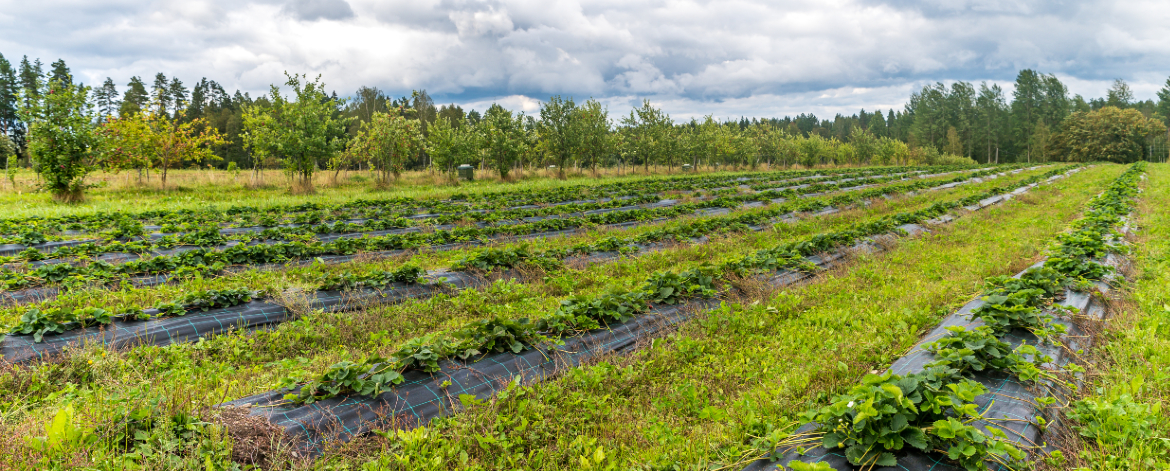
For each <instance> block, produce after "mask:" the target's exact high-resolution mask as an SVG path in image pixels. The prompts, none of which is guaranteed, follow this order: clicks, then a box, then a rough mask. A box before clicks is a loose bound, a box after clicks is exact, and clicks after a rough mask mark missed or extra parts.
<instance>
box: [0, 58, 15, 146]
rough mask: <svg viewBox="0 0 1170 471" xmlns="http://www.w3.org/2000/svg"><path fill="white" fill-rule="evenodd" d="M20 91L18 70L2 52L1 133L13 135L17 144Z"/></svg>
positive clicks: (0, 77)
mask: <svg viewBox="0 0 1170 471" xmlns="http://www.w3.org/2000/svg"><path fill="white" fill-rule="evenodd" d="M19 93H20V82H18V81H17V79H16V70H15V69H13V68H12V63H10V62H8V59H5V58H4V55H3V54H0V135H3V136H6V137H12V138H13V139H12V144H13V145H16V142H15V141H16V135H17V134H18V127H19V126H20V120H19V119H18V118H17V117H16V110H17V107H18V102H17V100H16V97H17V95H18V94H19Z"/></svg>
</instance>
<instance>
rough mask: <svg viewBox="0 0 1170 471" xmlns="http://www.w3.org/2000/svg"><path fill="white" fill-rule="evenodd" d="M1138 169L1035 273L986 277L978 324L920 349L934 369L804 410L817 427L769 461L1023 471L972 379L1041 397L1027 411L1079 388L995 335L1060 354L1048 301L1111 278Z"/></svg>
mask: <svg viewBox="0 0 1170 471" xmlns="http://www.w3.org/2000/svg"><path fill="white" fill-rule="evenodd" d="M1143 169H1144V165H1143V163H1138V164H1135V165H1133V166H1132V167H1130V168H1129V169H1128V170H1127V171H1126V172H1125V173H1123V174H1122V175H1121V176H1120V177H1118V178H1117V179H1116V180H1115V181H1114V182H1113V183H1112V184H1111V185H1110V186H1109V187H1108V189H1106V190H1105V192H1104V193H1102V194H1101V195H1099V196H1097V197H1096V198H1094V199H1093V200H1092V201H1090V202H1089V203H1088V204H1087V206H1086V207H1087V211H1086V215H1085V216H1084V217H1083V218H1082V219H1080V220H1078V221H1076V222H1075V223H1073V224H1072V228H1073V230H1072V231H1071V232H1070V233H1068V234H1063V235H1061V236H1059V237H1058V238H1057V240H1056V241H1055V243H1054V245H1053V246H1052V247H1050V249H1049V258H1048V261H1047V263H1045V265H1044V266H1043V267H1036V268H1030V269H1028V270H1026V271H1024V272H1023V273H1022V274H1021V276H1019V277H1018V278H1012V277H1007V276H995V277H990V278H988V279H987V280H986V283H985V288H984V292H983V296H982V299H983V301H984V304H982V305H981V306H980V307H978V308H976V309H974V310H973V311H972V312H971V318H972V319H978V320H981V321H982V322H983V325H982V326H979V327H977V328H974V329H970V330H968V329H965V328H963V327H951V328H948V330H949V334H948V335H947V336H946V337H944V338H942V339H940V340H937V341H935V342H931V343H928V344H926V345H924V346H923V348H924V349H925V350H926V351H929V352H931V353H932V354H933V355H934V361H932V362H930V363H927V364H926V365H925V366H924V367H923V370H922V371H921V372H918V373H912V374H908V375H897V374H893V373H889V372H887V373H885V374H880V375H877V374H871V375H867V376H865V377H864V378H863V379H862V382H861V384H860V385H858V386H856V387H854V388H853V389H851V390H850V391H849V392H848V393H846V394H843V395H840V396H838V397H836V398H834V399H833V402H832V403H831V404H830V405H828V406H824V407H821V408H819V409H815V410H810V411H808V412H806V413H805V414H803V417H804V418H805V419H806V420H808V421H810V422H812V423H814V424H816V426H817V427H816V429H815V430H814V431H812V432H809V433H802V434H792V435H788V434H784V433H778V434H777V437H774V438H776V447H774V448H773V449H775V451H774V452H773V453H772V455H771V456H772V459H779V458H781V457H783V456H784V455H785V454H787V453H788V452H790V451H793V450H797V449H801V448H804V447H808V446H810V445H813V446H815V445H819V446H821V447H824V448H825V449H826V450H830V451H831V450H842V451H843V452H844V455H845V457H846V458H847V459H848V461H849V462H850V463H851V464H853V465H855V466H859V467H862V468H863V469H872V468H874V467H878V466H897V456H898V454H900V453H904V452H905V450H910V449H915V450H919V451H921V452H924V453H940V454H943V455H945V456H946V458H947V459H949V460H950V461H951V462H953V463H955V464H957V465H958V466H959V467H962V468H963V469H967V470H970V471H982V470H985V469H987V468H988V464H989V463H992V464H998V465H1002V466H1004V467H1007V468H1009V469H1023V468H1024V467H1026V464H1025V463H1023V460H1024V458H1025V457H1026V453H1025V452H1024V451H1023V450H1022V449H1021V447H1020V445H1018V444H1015V443H1013V441H1012V440H1010V439H1009V438H1008V436H1007V434H1006V433H1005V432H1004V431H1003V430H1002V429H1001V428H999V427H997V426H996V425H994V424H996V423H1002V422H1004V421H1008V420H1018V419H994V418H990V417H987V416H985V415H984V413H983V412H981V411H980V406H979V405H977V404H976V402H975V399H976V398H977V397H979V396H982V395H985V394H988V389H987V388H986V387H985V386H983V385H982V384H980V383H979V382H977V381H975V375H987V374H990V373H996V372H998V373H1005V374H1010V375H1012V376H1014V377H1016V378H1017V379H1018V380H1020V381H1021V382H1025V383H1028V384H1029V385H1031V386H1032V387H1033V388H1034V389H1035V390H1036V391H1039V393H1038V395H1037V397H1036V399H1035V400H1034V403H1033V405H1034V406H1035V407H1036V408H1037V410H1043V409H1044V408H1045V407H1048V406H1052V405H1053V404H1056V403H1058V402H1059V400H1058V399H1057V397H1058V396H1060V395H1059V394H1057V390H1058V389H1059V390H1065V391H1067V390H1071V389H1075V388H1076V387H1077V381H1076V378H1075V377H1074V376H1073V375H1074V374H1076V373H1080V372H1083V371H1084V369H1083V368H1082V367H1081V366H1079V365H1077V364H1075V363H1072V362H1069V363H1067V364H1066V365H1064V366H1063V367H1059V368H1053V367H1052V366H1051V365H1052V362H1053V359H1052V358H1051V357H1049V356H1047V355H1045V354H1043V353H1042V352H1041V351H1040V350H1039V349H1038V348H1037V345H1033V344H1029V343H1028V342H1027V341H1025V342H1023V343H1022V344H1021V345H1020V346H1018V347H1016V348H1014V349H1012V348H1011V347H1010V345H1009V344H1008V343H1006V342H1004V341H1003V340H1001V337H1003V336H1005V335H1007V334H1009V333H1012V332H1013V331H1027V332H1029V333H1031V334H1032V335H1033V336H1034V338H1035V342H1036V344H1038V345H1043V344H1055V345H1059V346H1060V347H1061V348H1067V345H1064V344H1063V343H1062V335H1063V334H1065V332H1066V327H1065V325H1064V324H1061V323H1059V322H1057V319H1056V314H1059V315H1061V316H1066V317H1067V316H1071V315H1073V314H1074V313H1071V312H1068V311H1067V310H1066V309H1064V308H1061V307H1059V306H1053V303H1054V301H1056V300H1057V298H1058V297H1059V296H1060V295H1062V294H1063V292H1064V289H1065V288H1066V287H1068V288H1072V289H1075V290H1083V291H1087V290H1090V289H1091V285H1089V281H1097V280H1102V279H1103V278H1104V277H1105V276H1106V275H1107V274H1109V273H1111V272H1112V268H1111V267H1110V266H1108V265H1105V264H1103V263H1101V260H1102V258H1103V257H1104V256H1105V254H1106V253H1107V252H1108V251H1116V250H1118V249H1119V248H1118V247H1114V246H1111V245H1109V244H1110V240H1111V239H1113V238H1114V237H1115V234H1114V233H1113V229H1114V228H1115V227H1117V226H1118V225H1119V224H1120V223H1121V222H1122V219H1123V218H1124V217H1125V216H1126V215H1127V214H1129V213H1130V212H1131V211H1132V209H1133V202H1132V201H1133V198H1134V197H1135V196H1136V194H1137V191H1138V189H1137V184H1138V181H1139V178H1140V175H1141V173H1142V171H1143ZM1074 259H1075V262H1074ZM1016 399H1018V400H1023V398H1016ZM1060 406H1061V407H1067V406H1068V405H1067V404H1061V405H1060ZM1031 420H1032V421H1033V424H1034V425H1036V426H1037V427H1039V428H1040V429H1041V430H1044V429H1045V428H1046V426H1047V425H1048V424H1047V423H1046V421H1045V419H1044V418H1043V417H1042V416H1041V415H1040V414H1038V415H1037V416H1036V417H1034V418H1033V419H1031ZM1027 446H1031V445H1027ZM1032 448H1034V449H1036V450H1037V451H1039V450H1040V448H1039V447H1032ZM1058 453H1059V452H1055V454H1056V457H1057V458H1059V454H1058ZM801 466H803V467H805V468H806V469H815V467H810V466H811V465H808V464H802V465H801ZM794 469H797V467H794Z"/></svg>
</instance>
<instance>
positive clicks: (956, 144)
mask: <svg viewBox="0 0 1170 471" xmlns="http://www.w3.org/2000/svg"><path fill="white" fill-rule="evenodd" d="M943 152H946V153H948V154H951V155H963V141H962V139H960V138H959V132H958V130H956V129H955V127H954V126H951V127H949V128H947V144H946V146H944V147H943Z"/></svg>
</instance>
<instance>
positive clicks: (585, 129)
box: [573, 99, 616, 173]
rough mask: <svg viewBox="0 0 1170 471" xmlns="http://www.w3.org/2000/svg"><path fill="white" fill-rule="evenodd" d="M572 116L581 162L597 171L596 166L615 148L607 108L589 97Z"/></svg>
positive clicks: (611, 124)
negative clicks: (574, 115) (573, 116)
mask: <svg viewBox="0 0 1170 471" xmlns="http://www.w3.org/2000/svg"><path fill="white" fill-rule="evenodd" d="M576 115H577V116H576V117H575V118H574V121H575V123H574V126H573V128H574V133H575V134H576V135H577V138H576V139H575V140H576V141H577V143H578V151H577V152H578V155H580V157H581V161H582V163H584V164H585V166H587V167H589V169H590V170H592V171H593V172H594V173H597V166H598V165H601V164H602V163H604V161H605V159H606V158H608V157H609V156H610V155H612V154H613V153H614V151H615V149H616V143H615V141H614V139H613V137H612V135H611V134H612V133H611V130H612V128H613V123H612V122H611V121H610V119H609V110H607V109H606V108H605V107H604V106H601V103H600V102H598V101H597V100H593V99H590V100H589V101H586V102H585V103H584V104H583V105H582V106H580V107H578V108H577V110H576Z"/></svg>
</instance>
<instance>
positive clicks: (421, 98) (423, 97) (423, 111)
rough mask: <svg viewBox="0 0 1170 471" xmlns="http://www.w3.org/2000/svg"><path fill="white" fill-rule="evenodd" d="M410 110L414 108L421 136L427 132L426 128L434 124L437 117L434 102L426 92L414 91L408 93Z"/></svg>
mask: <svg viewBox="0 0 1170 471" xmlns="http://www.w3.org/2000/svg"><path fill="white" fill-rule="evenodd" d="M410 101H411V108H414V111H415V113H416V117H417V118H418V121H419V124H420V125H421V126H422V132H423V134H426V133H427V132H429V130H428V127H429V126H430V125H431V123H433V122H435V118H436V117H438V115H439V112H438V109H436V108H435V101H434V100H432V99H431V96H430V95H428V94H427V91H426V90H414V91H412V92H411V93H410Z"/></svg>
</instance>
